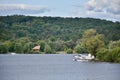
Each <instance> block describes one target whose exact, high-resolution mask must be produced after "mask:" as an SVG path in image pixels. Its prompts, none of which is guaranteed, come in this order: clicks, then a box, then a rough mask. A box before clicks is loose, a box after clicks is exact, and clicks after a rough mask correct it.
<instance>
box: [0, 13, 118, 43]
mask: <svg viewBox="0 0 120 80" xmlns="http://www.w3.org/2000/svg"><path fill="white" fill-rule="evenodd" d="M91 28H93V29H96V30H97V32H98V33H102V34H104V35H105V38H106V40H118V39H120V22H112V21H106V20H100V19H93V18H61V17H32V16H23V15H13V16H0V41H1V42H3V41H6V40H16V39H19V38H21V37H27V38H29V39H31V40H33V41H37V40H46V39H51V38H54V39H58V38H59V39H61V40H63V41H68V40H73V41H76V40H77V39H80V38H82V34H83V32H84V31H85V30H87V29H91Z"/></svg>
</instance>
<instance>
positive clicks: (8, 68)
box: [0, 54, 120, 80]
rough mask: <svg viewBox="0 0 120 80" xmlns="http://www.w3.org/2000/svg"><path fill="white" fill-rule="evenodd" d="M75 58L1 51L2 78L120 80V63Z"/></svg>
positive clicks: (26, 79)
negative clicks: (82, 60)
mask: <svg viewBox="0 0 120 80" xmlns="http://www.w3.org/2000/svg"><path fill="white" fill-rule="evenodd" d="M73 58H74V57H73V54H32V55H31V54H18V55H10V54H6V55H4V54H1V55H0V80H120V64H115V63H105V62H76V61H73V60H72V59H73Z"/></svg>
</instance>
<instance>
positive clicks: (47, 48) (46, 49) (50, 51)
mask: <svg viewBox="0 0 120 80" xmlns="http://www.w3.org/2000/svg"><path fill="white" fill-rule="evenodd" d="M44 51H45V53H46V54H50V53H52V49H51V47H50V46H49V45H47V44H46V45H45V49H44Z"/></svg>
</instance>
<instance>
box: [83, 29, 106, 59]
mask: <svg viewBox="0 0 120 80" xmlns="http://www.w3.org/2000/svg"><path fill="white" fill-rule="evenodd" d="M82 42H83V45H84V46H85V47H86V49H87V51H88V52H89V53H91V54H92V55H94V56H95V57H96V53H97V52H98V51H99V50H100V49H101V48H103V47H104V37H103V35H102V34H98V33H97V32H96V30H94V29H89V30H86V31H85V32H84V34H83V39H82Z"/></svg>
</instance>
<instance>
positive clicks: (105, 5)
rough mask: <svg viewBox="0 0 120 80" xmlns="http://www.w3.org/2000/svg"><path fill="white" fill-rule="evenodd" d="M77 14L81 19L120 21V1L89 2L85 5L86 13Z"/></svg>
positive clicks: (95, 0)
mask: <svg viewBox="0 0 120 80" xmlns="http://www.w3.org/2000/svg"><path fill="white" fill-rule="evenodd" d="M76 12H77V15H79V16H81V17H93V18H102V19H107V20H112V21H120V0H88V2H86V3H85V4H84V11H79V10H77V11H76Z"/></svg>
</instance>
